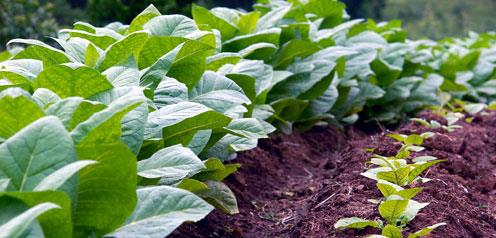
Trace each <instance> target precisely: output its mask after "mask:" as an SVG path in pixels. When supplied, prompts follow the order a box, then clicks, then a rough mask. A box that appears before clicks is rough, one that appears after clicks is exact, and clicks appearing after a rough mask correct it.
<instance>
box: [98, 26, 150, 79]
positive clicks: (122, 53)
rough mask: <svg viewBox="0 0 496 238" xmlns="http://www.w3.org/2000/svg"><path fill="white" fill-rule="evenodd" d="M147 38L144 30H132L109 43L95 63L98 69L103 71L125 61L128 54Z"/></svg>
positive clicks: (138, 48) (135, 50)
mask: <svg viewBox="0 0 496 238" xmlns="http://www.w3.org/2000/svg"><path fill="white" fill-rule="evenodd" d="M147 38H148V34H147V33H146V32H142V31H140V32H133V33H131V34H129V35H127V36H126V37H125V38H123V39H122V40H120V41H117V42H115V43H114V44H112V45H110V46H109V48H107V49H106V50H105V52H103V55H102V57H101V58H100V61H99V62H98V63H97V65H98V70H100V71H104V70H106V69H108V68H110V67H112V66H114V65H117V64H120V63H122V62H124V61H126V60H127V59H128V58H129V56H131V55H132V54H133V53H134V52H137V51H138V50H140V49H141V47H142V46H143V44H144V43H145V42H146V39H147Z"/></svg>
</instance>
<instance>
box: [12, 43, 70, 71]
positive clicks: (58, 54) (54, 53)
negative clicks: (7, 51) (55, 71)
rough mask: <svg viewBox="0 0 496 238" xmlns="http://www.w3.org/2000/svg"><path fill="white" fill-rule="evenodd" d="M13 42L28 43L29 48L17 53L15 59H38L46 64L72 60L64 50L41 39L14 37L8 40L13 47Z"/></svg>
mask: <svg viewBox="0 0 496 238" xmlns="http://www.w3.org/2000/svg"><path fill="white" fill-rule="evenodd" d="M12 44H25V45H28V47H27V48H25V49H24V50H23V51H21V52H20V53H18V54H16V55H15V56H14V59H37V60H41V61H42V62H43V65H44V66H50V65H54V64H62V63H67V62H69V60H70V59H69V57H68V56H67V55H66V54H65V53H64V52H63V51H61V50H59V49H56V48H54V47H51V46H49V45H47V44H45V43H43V42H41V41H37V40H25V39H14V40H11V41H9V42H7V46H9V47H11V45H12Z"/></svg>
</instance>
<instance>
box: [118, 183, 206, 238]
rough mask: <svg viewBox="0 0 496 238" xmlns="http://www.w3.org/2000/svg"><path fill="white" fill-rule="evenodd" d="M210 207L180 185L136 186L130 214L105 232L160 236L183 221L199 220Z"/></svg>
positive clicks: (126, 235)
mask: <svg viewBox="0 0 496 238" xmlns="http://www.w3.org/2000/svg"><path fill="white" fill-rule="evenodd" d="M212 210H213V207H212V206H211V205H209V204H208V203H206V202H205V201H203V200H202V199H201V198H199V197H198V196H196V195H194V194H192V193H190V192H188V191H185V190H182V189H178V188H173V187H167V186H157V187H150V188H142V189H139V190H138V205H137V207H136V209H135V211H134V213H133V215H132V216H131V217H130V218H129V219H128V220H127V221H126V224H125V225H124V226H122V227H120V228H119V229H117V230H116V231H115V232H113V233H111V234H109V236H112V237H136V236H146V237H149V238H162V237H165V236H167V235H169V234H170V233H172V231H174V230H175V229H176V228H177V227H179V226H180V225H181V224H182V223H183V222H188V221H190V222H191V221H192V222H195V221H198V220H201V219H203V218H204V217H205V216H206V215H207V214H208V213H210V212H211V211H212Z"/></svg>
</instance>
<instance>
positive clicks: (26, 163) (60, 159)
mask: <svg viewBox="0 0 496 238" xmlns="http://www.w3.org/2000/svg"><path fill="white" fill-rule="evenodd" d="M0 157H1V158H2V160H0V178H9V179H10V180H11V181H10V183H9V187H8V188H9V189H8V190H10V191H32V190H33V189H34V188H35V187H36V186H37V185H39V184H40V182H41V181H42V180H43V179H45V178H46V177H48V176H49V175H50V174H52V173H53V171H54V170H57V169H60V168H62V167H63V166H65V165H68V164H70V163H71V162H73V161H75V160H76V153H75V149H74V144H73V143H72V140H71V138H70V136H69V133H68V132H67V131H66V130H65V128H64V126H63V125H62V123H61V122H60V121H59V120H58V119H57V118H56V117H52V116H50V117H44V118H42V119H39V120H37V121H35V122H33V123H31V124H30V125H29V126H27V127H26V128H24V129H23V130H21V131H19V132H18V133H16V134H15V135H14V136H12V137H11V138H9V139H8V140H7V141H5V142H4V143H3V144H2V145H0ZM13 165H16V166H13Z"/></svg>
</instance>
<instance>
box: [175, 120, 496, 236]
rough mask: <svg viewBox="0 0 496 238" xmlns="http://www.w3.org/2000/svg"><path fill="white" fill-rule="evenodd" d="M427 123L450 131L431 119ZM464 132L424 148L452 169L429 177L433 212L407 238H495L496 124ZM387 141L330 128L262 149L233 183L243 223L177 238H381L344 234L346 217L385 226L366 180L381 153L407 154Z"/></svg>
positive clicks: (212, 223) (225, 222)
mask: <svg viewBox="0 0 496 238" xmlns="http://www.w3.org/2000/svg"><path fill="white" fill-rule="evenodd" d="M419 116H420V117H423V118H428V119H437V120H438V121H441V122H442V121H443V119H442V118H439V117H437V116H435V115H433V114H430V113H425V112H424V113H421V114H420V115H419ZM458 124H459V125H462V126H463V129H458V130H456V131H454V132H450V133H447V132H445V131H443V130H442V129H439V130H436V132H438V133H437V134H436V135H435V136H434V137H432V138H429V139H428V140H426V141H425V142H424V145H423V146H424V147H425V148H426V151H424V152H422V153H421V154H429V155H433V156H437V157H438V158H440V159H445V160H446V162H443V163H441V164H438V165H436V166H434V167H432V168H430V169H429V170H428V171H427V172H425V173H426V174H425V176H424V177H428V178H430V179H432V181H430V182H428V183H425V184H423V185H422V186H423V187H424V188H425V189H424V191H423V192H422V193H420V194H419V195H418V196H417V197H416V198H415V199H416V200H417V201H420V202H429V203H430V205H429V206H427V207H426V208H424V209H423V210H421V212H420V213H419V214H418V216H417V217H416V218H415V219H414V221H413V222H411V223H410V224H409V225H408V227H407V228H406V230H405V233H407V232H411V231H416V230H418V229H421V228H423V227H425V226H429V225H431V224H434V223H438V222H446V223H447V224H448V225H447V226H444V227H441V228H439V229H438V230H437V231H436V232H434V233H433V234H432V235H431V236H430V237H484V238H486V237H489V238H490V237H496V114H495V113H491V114H489V115H477V116H475V117H474V119H473V121H472V123H466V122H464V121H463V120H462V121H461V122H459V123H458ZM427 130H428V129H426V128H424V127H422V126H419V125H416V124H413V123H406V124H405V125H402V126H401V127H400V128H399V129H398V130H396V131H395V132H400V133H403V134H410V133H421V132H425V131H427ZM387 133H390V132H389V131H379V132H376V133H370V132H369V133H365V132H363V131H361V130H359V129H355V128H347V129H346V130H345V132H338V131H336V130H333V129H331V128H323V127H319V128H314V129H313V130H312V131H309V132H306V133H303V134H299V133H295V134H293V135H290V136H285V135H275V136H273V137H271V138H270V139H267V140H263V141H261V142H260V144H259V147H258V148H257V149H254V150H252V151H248V152H245V153H241V154H240V155H239V157H238V159H237V160H235V161H234V162H238V163H241V164H242V167H241V168H240V170H239V171H238V172H237V173H235V174H234V175H232V176H230V177H229V178H228V179H227V181H226V183H227V184H228V185H229V187H231V189H232V190H233V191H234V193H235V194H236V196H237V198H238V204H239V210H240V213H239V214H237V215H233V216H229V215H224V214H222V213H220V212H219V211H215V212H213V213H212V214H210V215H209V216H208V217H207V218H206V219H204V220H202V221H200V222H198V223H196V224H185V225H183V226H182V227H180V229H179V230H178V231H176V232H175V233H174V234H173V235H172V237H250V238H251V237H253V238H262V237H281V238H282V237H295V238H296V237H298V238H299V237H363V236H365V235H366V234H372V233H374V232H376V233H377V231H376V230H373V229H366V230H364V231H354V230H336V229H334V227H333V225H334V223H335V222H336V221H337V220H338V219H339V218H343V217H350V216H359V217H362V218H369V219H376V218H379V214H378V212H377V208H376V205H374V204H372V203H370V202H368V201H367V199H370V198H380V197H381V196H380V193H379V192H378V190H377V188H376V186H375V183H374V181H373V180H371V179H368V178H365V177H362V176H361V175H360V173H361V172H363V171H364V170H365V169H366V165H365V162H366V161H367V160H368V159H369V158H370V156H371V153H370V152H367V150H366V149H367V148H374V149H375V153H378V154H382V155H393V154H395V153H396V151H397V149H398V148H399V146H400V145H399V144H398V143H395V142H394V141H393V140H392V139H390V138H389V137H387V136H385V134H387Z"/></svg>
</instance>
